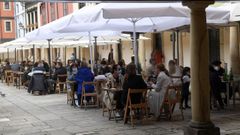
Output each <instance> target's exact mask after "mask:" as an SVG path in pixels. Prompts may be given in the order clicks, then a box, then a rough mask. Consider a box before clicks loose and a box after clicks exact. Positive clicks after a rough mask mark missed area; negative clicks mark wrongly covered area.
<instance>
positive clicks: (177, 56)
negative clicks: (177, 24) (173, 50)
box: [176, 30, 179, 65]
mask: <svg viewBox="0 0 240 135" xmlns="http://www.w3.org/2000/svg"><path fill="white" fill-rule="evenodd" d="M176 33H177V35H176V36H177V64H178V65H179V30H177V32H176Z"/></svg>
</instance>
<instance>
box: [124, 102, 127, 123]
mask: <svg viewBox="0 0 240 135" xmlns="http://www.w3.org/2000/svg"><path fill="white" fill-rule="evenodd" d="M127 111H128V103H127V104H126V107H125V112H124V124H125V123H127Z"/></svg>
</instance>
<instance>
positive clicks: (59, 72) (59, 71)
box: [53, 67, 67, 80]
mask: <svg viewBox="0 0 240 135" xmlns="http://www.w3.org/2000/svg"><path fill="white" fill-rule="evenodd" d="M64 74H67V69H66V68H65V67H60V68H56V71H55V73H54V76H53V79H54V80H57V77H58V75H64Z"/></svg>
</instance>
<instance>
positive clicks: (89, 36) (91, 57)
mask: <svg viewBox="0 0 240 135" xmlns="http://www.w3.org/2000/svg"><path fill="white" fill-rule="evenodd" d="M88 38H89V45H88V47H89V51H90V62H91V70H92V72H93V55H92V40H91V32H88Z"/></svg>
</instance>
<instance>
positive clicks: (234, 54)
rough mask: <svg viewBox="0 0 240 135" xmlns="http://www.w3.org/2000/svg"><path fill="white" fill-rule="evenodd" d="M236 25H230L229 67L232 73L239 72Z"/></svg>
mask: <svg viewBox="0 0 240 135" xmlns="http://www.w3.org/2000/svg"><path fill="white" fill-rule="evenodd" d="M238 36H239V34H238V27H237V26H232V27H230V67H231V68H232V72H233V74H235V75H236V74H240V54H239V39H238Z"/></svg>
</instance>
